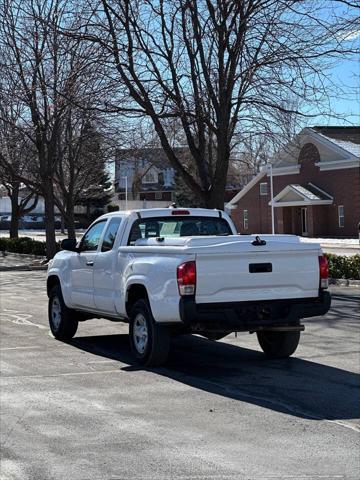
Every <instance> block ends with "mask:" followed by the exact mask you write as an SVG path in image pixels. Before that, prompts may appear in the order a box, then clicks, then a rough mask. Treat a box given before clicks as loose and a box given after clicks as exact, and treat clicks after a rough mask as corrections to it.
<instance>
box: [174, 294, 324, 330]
mask: <svg viewBox="0 0 360 480" xmlns="http://www.w3.org/2000/svg"><path fill="white" fill-rule="evenodd" d="M330 305H331V295H330V293H329V292H326V291H321V292H320V295H319V297H316V298H304V299H288V300H268V301H263V302H231V303H206V304H197V303H195V299H194V298H193V297H192V298H190V297H188V298H186V297H184V298H182V299H181V300H180V317H181V320H182V321H183V323H184V324H185V325H186V326H188V327H190V328H191V329H192V330H194V331H196V330H198V331H202V330H209V329H210V330H220V331H229V332H230V331H252V330H256V329H260V328H264V327H272V326H282V325H298V324H299V322H300V319H302V318H308V317H317V316H321V315H325V314H326V313H327V312H328V310H329V308H330Z"/></svg>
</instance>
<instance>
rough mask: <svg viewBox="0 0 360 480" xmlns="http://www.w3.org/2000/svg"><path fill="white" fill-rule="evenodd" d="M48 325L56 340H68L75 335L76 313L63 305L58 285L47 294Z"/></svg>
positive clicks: (76, 326)
mask: <svg viewBox="0 0 360 480" xmlns="http://www.w3.org/2000/svg"><path fill="white" fill-rule="evenodd" d="M48 313H49V325H50V330H51V333H52V334H53V335H54V337H55V338H57V339H58V340H63V341H67V340H70V339H71V338H72V337H73V336H74V335H75V333H76V330H77V328H78V324H79V322H78V321H77V319H76V318H75V315H76V312H75V311H74V310H71V309H70V308H68V307H67V306H66V305H65V302H64V298H63V295H62V292H61V287H60V285H56V286H55V287H53V288H52V289H51V291H50V294H49V309H48Z"/></svg>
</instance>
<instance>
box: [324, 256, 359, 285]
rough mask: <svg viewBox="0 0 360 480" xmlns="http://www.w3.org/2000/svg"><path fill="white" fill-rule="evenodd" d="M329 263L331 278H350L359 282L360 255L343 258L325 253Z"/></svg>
mask: <svg viewBox="0 0 360 480" xmlns="http://www.w3.org/2000/svg"><path fill="white" fill-rule="evenodd" d="M325 257H326V258H327V259H328V262H329V270H330V277H331V278H350V279H352V280H360V255H352V256H351V257H345V256H343V255H334V254H333V253H325Z"/></svg>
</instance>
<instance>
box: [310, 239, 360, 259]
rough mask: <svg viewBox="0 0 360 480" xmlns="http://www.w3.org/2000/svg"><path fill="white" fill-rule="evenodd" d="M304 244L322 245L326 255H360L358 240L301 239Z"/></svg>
mask: <svg viewBox="0 0 360 480" xmlns="http://www.w3.org/2000/svg"><path fill="white" fill-rule="evenodd" d="M301 241H302V242H304V243H320V245H321V248H322V249H323V251H324V252H325V253H333V254H335V255H344V256H345V257H351V256H352V255H360V243H359V240H358V239H357V238H309V237H301Z"/></svg>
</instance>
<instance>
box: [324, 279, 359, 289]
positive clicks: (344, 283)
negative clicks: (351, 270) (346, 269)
mask: <svg viewBox="0 0 360 480" xmlns="http://www.w3.org/2000/svg"><path fill="white" fill-rule="evenodd" d="M329 285H332V286H337V287H360V280H352V279H349V278H330V279H329Z"/></svg>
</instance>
